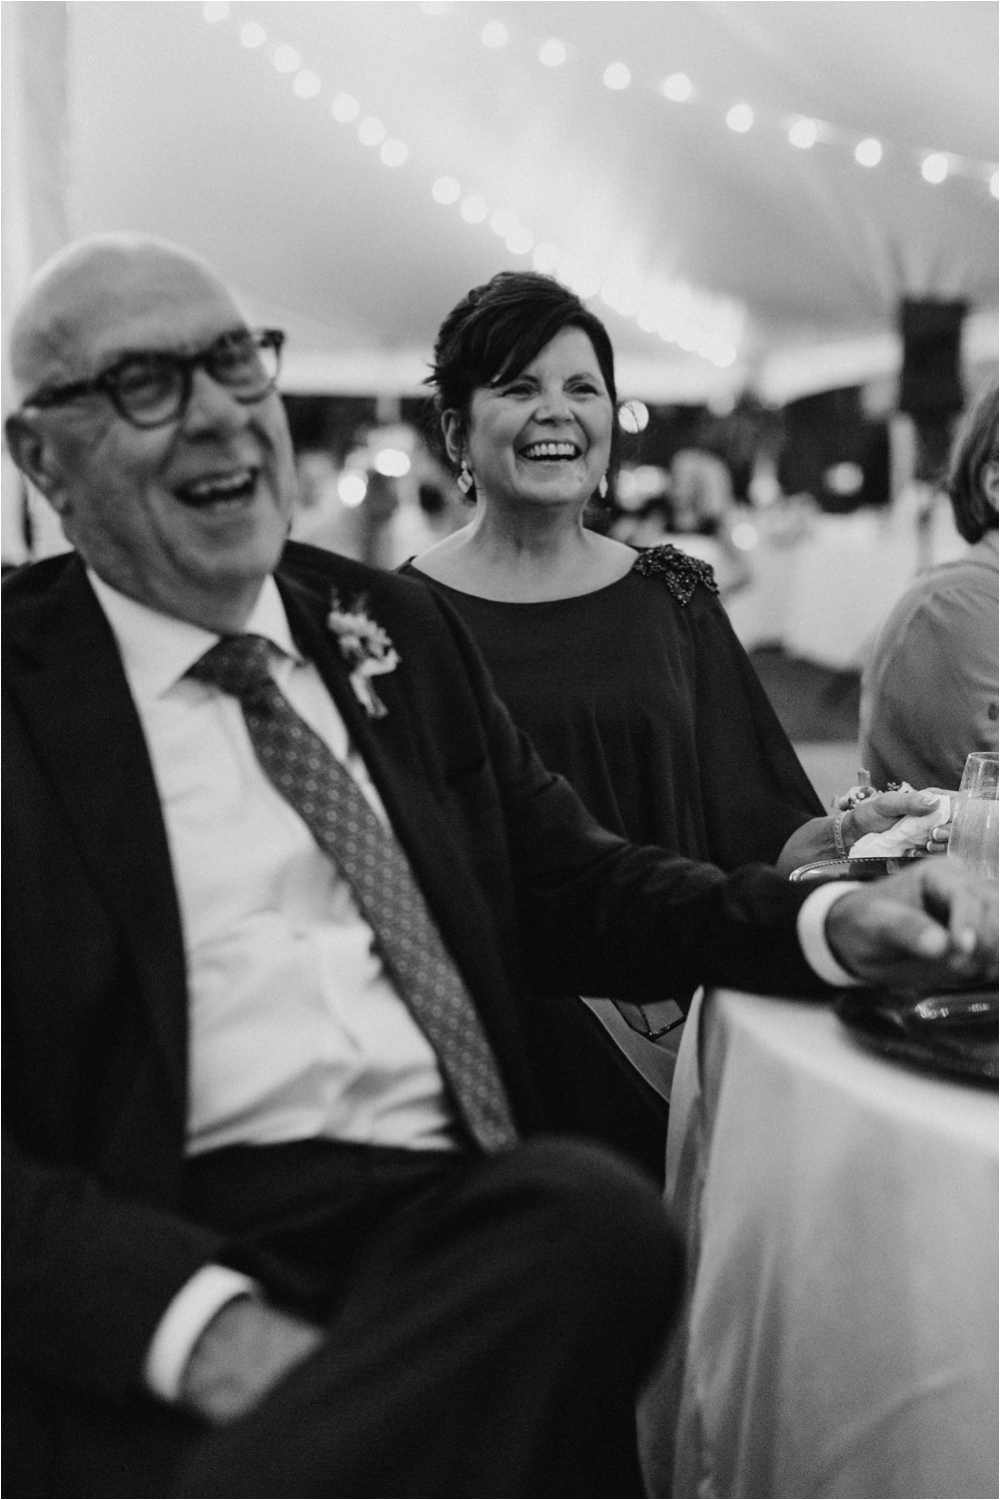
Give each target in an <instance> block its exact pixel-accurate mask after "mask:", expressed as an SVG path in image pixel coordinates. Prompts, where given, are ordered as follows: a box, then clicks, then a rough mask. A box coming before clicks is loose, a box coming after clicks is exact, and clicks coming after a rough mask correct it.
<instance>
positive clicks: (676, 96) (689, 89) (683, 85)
mask: <svg viewBox="0 0 1000 1500" xmlns="http://www.w3.org/2000/svg"><path fill="white" fill-rule="evenodd" d="M660 93H661V94H662V95H663V97H664V99H670V100H671V101H672V102H673V103H674V104H685V103H686V102H687V100H688V99H690V98H691V96H692V94H693V93H694V84H693V83H692V82H691V80H690V78H689V77H688V76H687V74H686V73H671V74H670V77H669V78H664V80H663V82H662V83H661V84H660Z"/></svg>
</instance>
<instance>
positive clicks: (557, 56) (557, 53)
mask: <svg viewBox="0 0 1000 1500" xmlns="http://www.w3.org/2000/svg"><path fill="white" fill-rule="evenodd" d="M567 56H568V53H567V51H566V46H565V43H563V42H560V41H558V40H557V39H556V38H555V37H552V38H551V39H550V40H549V41H547V42H543V43H542V46H541V48H540V49H539V53H538V61H539V62H540V63H542V64H543V66H544V67H546V68H559V67H561V66H562V64H563V63H564V62H565V61H566V58H567Z"/></svg>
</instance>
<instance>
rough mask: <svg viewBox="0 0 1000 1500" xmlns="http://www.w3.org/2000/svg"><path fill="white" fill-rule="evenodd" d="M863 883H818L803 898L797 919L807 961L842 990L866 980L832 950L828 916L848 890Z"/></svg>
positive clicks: (829, 981)
mask: <svg viewBox="0 0 1000 1500" xmlns="http://www.w3.org/2000/svg"><path fill="white" fill-rule="evenodd" d="M860 884H861V882H860V881H858V880H831V881H829V882H827V884H826V885H821V886H818V887H817V889H816V890H814V891H812V892H811V893H810V895H809V896H807V897H806V899H805V901H803V903H802V905H801V906H800V907H799V914H798V917H797V918H796V928H797V931H798V935H799V945H800V947H801V949H802V952H803V954H804V955H805V960H806V963H807V964H808V965H809V967H810V968H811V969H812V970H813V972H814V973H816V974H818V975H819V977H820V979H825V980H826V982H827V984H832V985H836V987H837V988H838V989H847V988H852V989H853V988H855V987H857V986H858V985H860V984H861V983H862V981H861V980H860V979H857V978H855V976H854V975H853V974H850V973H848V971H847V970H846V969H844V968H842V967H841V965H840V964H839V963H838V962H837V960H836V959H835V958H834V956H833V954H832V952H831V951H830V945H829V943H828V942H827V940H826V917H827V913H828V912H829V910H830V907H831V906H833V904H834V902H836V901H839V900H840V898H841V896H846V895H847V893H848V891H856V890H857V889H858V886H859V885H860Z"/></svg>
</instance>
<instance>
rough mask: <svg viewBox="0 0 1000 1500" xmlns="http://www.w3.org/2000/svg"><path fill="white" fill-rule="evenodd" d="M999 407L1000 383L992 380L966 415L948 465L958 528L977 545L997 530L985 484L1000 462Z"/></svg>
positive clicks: (952, 506)
mask: <svg viewBox="0 0 1000 1500" xmlns="http://www.w3.org/2000/svg"><path fill="white" fill-rule="evenodd" d="M997 406H998V397H997V381H996V379H993V380H990V381H988V382H987V383H986V385H985V386H984V387H983V389H982V390H981V391H980V393H979V395H978V396H977V398H976V400H975V401H974V402H973V403H972V405H971V406H970V408H969V410H968V411H967V412H966V414H965V417H964V418H963V420H962V423H961V426H960V427H959V429H958V432H957V433H956V435H955V441H954V443H953V445H952V450H951V459H950V460H949V463H948V494H949V496H950V497H951V508H952V510H953V511H954V513H955V525H956V526H957V527H958V529H959V531H960V532H961V533H962V536H964V538H965V540H966V541H967V542H978V541H979V539H980V537H982V536H983V535H984V534H985V533H986V532H987V531H994V530H996V526H997V513H996V511H995V510H994V509H993V506H992V505H991V504H990V502H989V499H988V498H987V495H986V488H985V484H984V482H983V470H984V469H985V468H986V465H987V464H989V463H994V464H995V463H996V462H997Z"/></svg>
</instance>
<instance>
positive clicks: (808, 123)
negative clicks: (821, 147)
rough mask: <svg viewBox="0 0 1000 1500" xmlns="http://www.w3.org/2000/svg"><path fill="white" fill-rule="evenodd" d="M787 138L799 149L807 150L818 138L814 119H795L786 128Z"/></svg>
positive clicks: (817, 129)
mask: <svg viewBox="0 0 1000 1500" xmlns="http://www.w3.org/2000/svg"><path fill="white" fill-rule="evenodd" d="M788 139H789V141H790V142H791V143H792V145H793V146H798V148H799V150H800V151H808V150H809V148H810V146H815V144H816V142H817V141H818V139H819V126H818V125H817V124H816V121H815V120H808V119H805V118H802V119H800V120H795V121H794V122H793V123H792V124H791V125H790V126H789V128H788Z"/></svg>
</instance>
